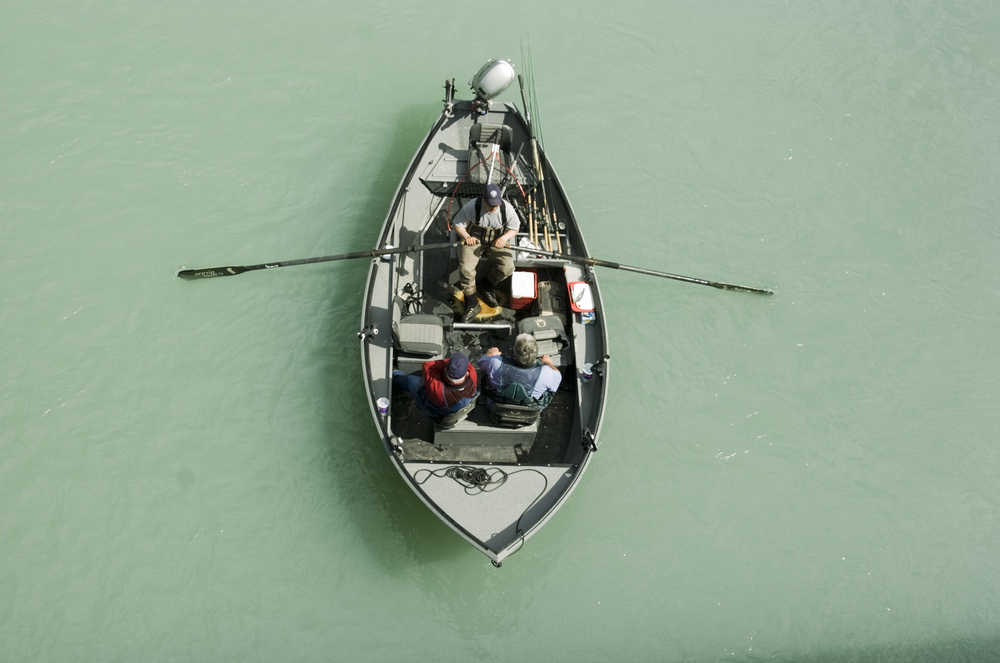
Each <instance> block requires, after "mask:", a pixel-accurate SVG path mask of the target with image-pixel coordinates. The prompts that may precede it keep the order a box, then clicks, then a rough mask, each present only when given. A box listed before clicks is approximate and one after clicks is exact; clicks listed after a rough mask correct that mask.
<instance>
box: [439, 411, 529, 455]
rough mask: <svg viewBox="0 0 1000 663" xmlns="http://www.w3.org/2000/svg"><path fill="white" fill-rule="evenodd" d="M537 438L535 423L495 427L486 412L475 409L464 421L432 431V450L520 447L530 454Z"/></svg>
mask: <svg viewBox="0 0 1000 663" xmlns="http://www.w3.org/2000/svg"><path fill="white" fill-rule="evenodd" d="M537 434H538V419H537V417H536V419H535V421H534V423H531V424H528V425H526V426H521V427H520V428H503V427H500V426H497V425H496V424H495V423H494V422H493V420H492V417H491V415H490V413H489V412H488V411H487V408H482V407H479V408H475V409H473V410H472V411H471V412H470V413H469V416H467V417H466V418H465V419H462V420H461V421H459V422H458V423H456V424H455V425H454V426H452V427H451V428H446V429H438V428H435V430H434V446H437V447H442V448H453V447H510V448H513V447H517V446H519V447H521V448H522V449H523V450H524V451H530V449H531V445H532V444H534V443H535V435H537Z"/></svg>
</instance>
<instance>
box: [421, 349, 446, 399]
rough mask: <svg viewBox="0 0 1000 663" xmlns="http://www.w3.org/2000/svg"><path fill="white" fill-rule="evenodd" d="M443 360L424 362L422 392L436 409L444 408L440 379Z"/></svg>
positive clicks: (442, 385) (442, 386)
mask: <svg viewBox="0 0 1000 663" xmlns="http://www.w3.org/2000/svg"><path fill="white" fill-rule="evenodd" d="M444 365H445V360H444V359H438V360H436V361H435V360H433V359H432V360H430V361H425V362H424V390H425V391H426V393H427V397H428V399H429V400H430V402H431V403H433V404H434V405H437V406H438V407H446V404H445V400H444V382H442V381H441V377H442V375H443V372H444Z"/></svg>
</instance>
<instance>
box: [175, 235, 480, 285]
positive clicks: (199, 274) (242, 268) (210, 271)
mask: <svg viewBox="0 0 1000 663" xmlns="http://www.w3.org/2000/svg"><path fill="white" fill-rule="evenodd" d="M459 244H461V242H438V243H434V244H416V245H414V246H407V247H399V248H393V249H370V250H368V251H354V252H352V253H341V254H338V255H333V256H319V257H317V258H299V259H297V260H282V261H279V262H262V263H260V264H259V265H230V266H228V267H206V268H203V269H182V270H181V271H179V272H177V276H178V277H179V278H182V279H187V280H194V279H211V278H215V277H217V276H236V275H237V274H242V273H243V272H252V271H254V270H255V269H276V268H278V267H291V266H293V265H311V264H313V263H316V262H332V261H334V260H351V259H352V258H377V257H379V256H388V255H393V254H396V253H417V252H420V251H430V250H433V249H447V248H450V247H452V246H458V245H459Z"/></svg>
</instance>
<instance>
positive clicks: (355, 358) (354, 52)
mask: <svg viewBox="0 0 1000 663" xmlns="http://www.w3.org/2000/svg"><path fill="white" fill-rule="evenodd" d="M0 22H2V24H3V25H4V38H3V40H2V41H0V61H2V62H3V67H2V68H0V89H2V93H0V94H2V100H3V103H2V104H0V119H2V122H0V223H2V226H0V229H2V233H0V266H2V275H3V279H2V282H0V295H2V302H3V306H2V308H0V342H2V347H3V348H4V353H3V355H4V360H3V367H4V369H5V370H4V374H3V381H2V391H0V422H2V427H0V503H2V504H3V508H2V510H0V533H2V538H0V643H2V644H0V660H4V661H161V660H170V661H188V660H190V661H255V660H260V661H278V660H282V661H284V660H288V661H313V660H315V661H329V660H343V661H354V660H364V661H410V660H442V661H466V660H483V661H511V660H521V661H697V662H701V661H720V660H725V661H731V660H736V661H756V660H777V661H803V660H804V661H858V660H861V661H869V660H870V661H875V660H878V661H912V660H924V661H943V660H944V661H950V660H976V661H979V660H998V658H1000V653H998V652H1000V598H998V597H1000V497H998V492H997V485H998V480H1000V452H998V451H997V446H996V442H997V440H998V438H1000V408H998V407H997V404H996V401H997V395H998V393H1000V379H998V374H1000V360H998V358H997V353H996V338H997V334H998V331H1000V306H998V304H1000V275H998V271H997V267H996V265H997V256H998V255H1000V230H998V228H1000V224H998V220H997V219H998V216H997V209H998V208H1000V194H998V192H1000V151H998V146H1000V84H998V81H1000V9H998V7H997V5H996V4H995V3H990V2H962V3H953V2H947V3H935V2H924V1H920V2H910V3H902V4H896V3H894V4H893V5H892V6H889V3H862V2H846V3H785V2H753V3H751V2H731V3H720V2H716V3H710V4H706V3H695V2H688V3H677V4H674V5H671V6H660V5H659V4H655V3H644V2H625V3H622V2H616V3H594V2H583V3H575V4H572V5H569V4H567V5H565V6H556V5H551V6H544V7H539V6H536V5H535V4H534V3H526V2H525V3H517V2H515V3H507V5H505V6H504V9H503V10H502V11H496V10H493V9H490V8H486V7H476V6H472V5H455V4H454V3H434V4H431V5H429V6H426V5H413V6H408V7H403V6H397V5H396V4H394V3H388V2H384V1H381V2H379V1H376V2H370V3H343V4H329V3H322V2H314V1H310V2H304V3H278V2H270V1H267V2H256V3H215V4H209V5H205V4H204V3H193V2H171V3H154V2H148V1H143V0H137V1H135V2H108V3H72V2H61V3H60V2H41V3H27V2H21V3H17V2H13V3H5V4H4V5H3V6H2V7H0ZM490 26H495V28H496V29H495V30H492V29H491V27H490ZM491 32H495V33H496V34H497V35H498V36H496V37H493V36H492V35H491ZM522 38H526V39H527V40H528V42H529V44H530V45H531V47H532V50H533V52H534V59H535V65H536V66H535V68H536V71H535V74H536V78H537V89H538V94H539V101H540V106H541V110H542V113H541V121H542V126H543V130H544V136H545V144H546V148H547V151H548V153H549V155H550V157H551V160H552V162H553V164H554V165H555V167H556V169H557V170H558V172H559V174H560V176H561V178H562V181H563V184H564V186H565V188H566V190H567V193H568V194H569V196H570V198H571V201H572V203H573V205H574V207H575V209H576V212H577V215H578V217H579V219H580V223H581V225H582V227H583V230H584V233H585V235H586V237H587V240H588V244H589V246H590V248H591V251H592V253H593V254H594V255H595V256H598V257H602V258H606V259H611V260H619V261H621V262H624V263H627V264H633V265H640V266H645V267H650V268H653V269H661V270H666V271H670V272H675V273H681V274H689V275H693V276H697V277H702V278H709V279H717V280H722V281H731V282H736V283H746V284H748V285H755V286H763V287H771V288H774V289H775V291H776V292H777V294H776V296H775V297H773V298H761V297H757V296H753V295H745V294H736V293H727V292H722V291H718V290H714V289H711V288H704V287H699V286H693V285H686V284H681V283H676V282H671V281H665V280H660V279H654V278H648V277H642V276H638V275H635V274H627V273H624V272H617V271H608V270H605V271H603V272H601V278H602V282H601V285H602V292H603V295H604V297H605V300H606V306H607V318H608V324H609V328H610V332H611V335H612V336H611V352H612V355H613V359H612V361H613V362H614V366H615V371H614V376H613V385H612V390H611V394H612V395H611V398H610V402H609V404H608V409H607V413H606V418H605V426H604V429H603V433H602V445H601V451H600V452H599V453H598V455H597V457H596V458H595V462H594V463H593V464H592V465H591V467H590V469H589V471H588V472H587V474H586V476H585V477H584V479H583V481H582V482H581V484H580V486H579V488H578V489H577V490H576V492H575V493H574V494H573V496H572V498H571V499H570V500H569V502H568V503H567V504H566V505H565V506H564V507H563V508H562V509H561V510H560V512H559V513H558V514H557V515H556V517H555V518H554V519H553V520H552V521H551V522H550V523H549V524H548V525H547V526H546V527H545V529H544V530H543V531H542V532H541V533H540V534H539V535H538V536H536V537H534V538H533V539H532V540H531V541H530V542H529V545H527V546H526V547H525V549H524V550H523V551H522V552H520V553H518V554H517V555H515V556H514V557H512V558H511V559H510V560H509V561H507V562H506V563H505V564H504V566H503V568H502V569H500V570H495V569H493V568H492V567H490V565H489V563H488V561H487V560H486V558H485V557H483V556H482V555H480V554H479V553H477V552H475V551H474V550H473V549H472V548H471V547H470V546H468V545H467V544H466V543H464V542H463V541H462V540H461V539H459V538H458V537H457V536H456V535H455V534H453V533H452V532H451V531H450V530H448V529H447V528H446V527H445V526H444V525H442V524H441V523H440V522H439V521H438V520H437V519H436V518H435V517H434V516H432V515H431V514H430V513H429V512H428V511H427V510H426V509H425V508H424V507H423V506H422V505H421V504H420V503H419V502H418V500H417V499H416V498H415V497H414V496H413V494H412V493H411V492H410V491H409V489H408V488H406V487H405V486H404V485H403V484H402V482H401V481H400V480H399V478H398V476H397V474H396V472H395V471H394V470H393V469H392V468H391V466H390V464H389V462H388V460H387V459H386V457H385V455H384V453H383V451H382V447H381V444H380V441H379V439H378V437H377V435H376V433H375V430H374V427H373V425H372V423H371V420H370V416H369V414H368V412H367V409H366V405H365V402H364V398H363V391H362V389H361V388H360V386H359V384H358V378H359V375H360V367H359V354H358V348H357V342H356V338H355V335H354V333H355V331H356V330H357V328H358V325H359V318H360V308H361V291H362V289H363V282H364V275H365V271H366V264H365V263H364V262H363V261H362V262H356V263H331V264H325V265H316V266H306V267H296V268H289V269H286V270H277V271H273V272H255V273H252V274H246V275H243V276H240V277H238V278H235V279H219V280H215V281H205V282H194V283H189V282H183V281H180V280H178V279H176V278H175V277H174V274H175V272H176V270H177V269H178V268H180V267H182V266H187V267H198V266H209V265H225V264H245V263H257V262H263V261H269V260H280V259H290V258H298V257H306V256H312V255H324V254H330V253H338V252H344V251H352V250H359V249H365V248H369V247H371V246H372V244H373V242H374V241H375V235H376V232H377V229H378V228H379V226H380V225H381V223H382V219H383V217H384V215H385V213H386V210H387V208H388V204H389V198H390V196H391V194H392V192H393V191H394V189H395V187H396V185H397V183H398V181H399V178H400V176H401V174H402V171H403V169H404V168H405V166H406V164H407V163H408V161H409V159H410V157H411V156H412V153H413V150H414V149H415V148H416V147H417V145H418V144H419V141H420V140H421V138H422V137H423V135H424V133H425V132H426V130H427V128H429V126H430V125H431V123H432V122H433V121H434V119H435V118H436V116H437V113H438V111H439V108H440V104H439V99H441V96H442V92H443V91H442V89H441V88H440V86H441V84H442V82H443V81H444V79H445V78H448V77H452V76H454V77H455V78H456V79H457V80H458V82H459V83H461V85H460V90H464V89H465V86H464V81H465V80H467V79H468V77H469V76H471V75H472V73H474V72H475V70H476V69H477V68H478V67H479V65H480V64H481V63H482V62H483V61H485V59H487V58H489V57H502V56H506V57H511V58H513V59H514V61H515V63H517V62H518V56H519V51H520V43H521V40H522ZM505 98H507V99H509V100H512V101H513V100H515V99H517V95H516V92H515V91H513V90H510V91H508V93H506V95H505Z"/></svg>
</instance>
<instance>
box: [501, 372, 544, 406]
mask: <svg viewBox="0 0 1000 663" xmlns="http://www.w3.org/2000/svg"><path fill="white" fill-rule="evenodd" d="M541 374H542V365H541V364H540V363H538V362H535V365H534V366H532V367H531V368H522V367H520V366H515V365H514V364H510V363H508V362H506V361H503V362H501V363H500V370H498V371H497V372H496V373H495V374H494V376H495V379H496V381H497V383H498V384H496V385H493V387H494V388H493V389H492V396H493V397H494V398H495V399H496V400H499V401H501V402H503V403H510V404H512V405H523V406H527V407H537V408H538V409H542V408H544V407H545V406H546V405H548V404H549V401H551V400H552V392H551V391H549V390H547V389H546V390H545V393H543V394H542V395H541V396H540V397H539V398H532V396H531V392H532V390H533V389H534V388H535V383H536V382H538V376H539V375H541Z"/></svg>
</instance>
